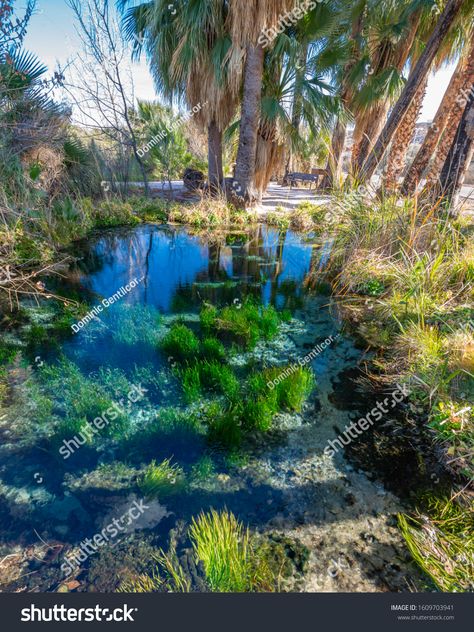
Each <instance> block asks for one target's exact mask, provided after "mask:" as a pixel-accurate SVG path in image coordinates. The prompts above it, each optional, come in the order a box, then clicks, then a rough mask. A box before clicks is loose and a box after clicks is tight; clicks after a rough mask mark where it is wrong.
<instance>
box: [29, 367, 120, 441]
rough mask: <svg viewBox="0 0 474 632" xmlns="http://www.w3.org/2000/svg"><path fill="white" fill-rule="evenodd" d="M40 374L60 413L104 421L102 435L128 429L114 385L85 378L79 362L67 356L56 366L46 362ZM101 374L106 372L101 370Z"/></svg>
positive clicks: (114, 434)
mask: <svg viewBox="0 0 474 632" xmlns="http://www.w3.org/2000/svg"><path fill="white" fill-rule="evenodd" d="M38 375H39V376H40V379H41V382H42V386H43V388H44V390H45V393H46V395H50V396H51V397H52V398H54V400H55V409H56V412H57V413H58V414H59V415H60V416H62V417H65V418H73V419H85V420H86V421H87V422H89V423H92V422H94V420H100V419H101V420H105V422H106V423H105V424H104V425H103V428H102V429H100V434H101V435H103V436H107V437H117V436H120V435H121V434H122V433H123V432H124V431H125V430H126V429H127V428H128V425H129V417H128V415H127V413H126V411H125V410H124V409H123V408H122V407H121V406H119V405H118V404H117V403H116V402H115V401H113V399H112V397H111V391H112V388H111V387H109V388H107V387H106V386H105V385H104V384H103V383H100V381H99V379H98V378H97V376H96V377H95V378H94V377H90V378H88V377H85V376H84V375H83V374H82V373H81V371H80V370H79V367H77V365H75V364H74V363H73V362H70V361H69V360H65V359H62V360H61V361H60V362H58V363H57V364H55V365H46V364H45V365H44V366H43V367H41V369H40V371H39V372H38ZM100 375H102V376H103V375H105V374H104V373H102V374H101V373H100V372H99V376H100ZM126 384H127V386H126V388H127V389H128V388H129V385H128V382H126ZM123 394H124V395H126V393H123Z"/></svg>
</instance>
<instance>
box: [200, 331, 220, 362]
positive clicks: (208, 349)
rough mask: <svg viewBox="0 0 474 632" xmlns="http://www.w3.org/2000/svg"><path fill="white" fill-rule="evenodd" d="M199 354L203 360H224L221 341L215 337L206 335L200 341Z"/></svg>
mask: <svg viewBox="0 0 474 632" xmlns="http://www.w3.org/2000/svg"><path fill="white" fill-rule="evenodd" d="M200 355H201V357H202V358H204V359H205V360H209V361H213V360H216V361H218V362H224V360H225V358H226V350H225V347H224V345H223V344H222V342H220V341H219V340H218V339H217V338H213V337H207V338H204V340H203V341H202V343H201V350H200Z"/></svg>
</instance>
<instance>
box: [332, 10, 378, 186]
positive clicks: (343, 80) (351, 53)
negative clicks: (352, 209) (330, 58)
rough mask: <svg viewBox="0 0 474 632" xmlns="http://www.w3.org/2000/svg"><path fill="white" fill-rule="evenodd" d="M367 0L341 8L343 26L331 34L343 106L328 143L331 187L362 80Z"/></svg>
mask: <svg viewBox="0 0 474 632" xmlns="http://www.w3.org/2000/svg"><path fill="white" fill-rule="evenodd" d="M343 8H345V7H343ZM366 9H367V0H358V2H356V3H355V4H352V3H351V7H350V11H349V12H347V11H341V13H340V15H339V18H340V19H341V20H342V21H343V28H342V29H341V31H340V32H339V33H338V37H336V39H334V40H333V39H332V38H331V46H332V47H333V50H339V51H340V52H341V54H342V55H341V56H342V58H341V59H339V60H338V63H337V66H336V67H337V68H338V70H337V76H336V84H337V85H338V86H339V94H340V100H341V104H342V106H343V108H344V110H342V112H341V114H340V115H339V116H338V117H336V121H335V125H334V129H333V133H332V137H331V145H330V147H329V154H328V161H327V164H326V172H327V175H326V177H325V178H324V180H323V183H322V187H323V188H324V189H330V188H332V187H333V186H334V185H335V184H339V183H340V180H341V175H342V156H343V151H344V146H345V144H346V136H347V123H348V118H349V113H350V112H351V109H352V104H353V100H354V96H355V88H356V85H357V83H359V81H360V80H361V70H362V68H363V64H362V65H361V63H360V62H361V56H362V44H361V39H362V30H363V26H364V20H365V19H366ZM345 15H349V16H350V23H349V24H348V25H347V26H346V24H345V23H344V20H345Z"/></svg>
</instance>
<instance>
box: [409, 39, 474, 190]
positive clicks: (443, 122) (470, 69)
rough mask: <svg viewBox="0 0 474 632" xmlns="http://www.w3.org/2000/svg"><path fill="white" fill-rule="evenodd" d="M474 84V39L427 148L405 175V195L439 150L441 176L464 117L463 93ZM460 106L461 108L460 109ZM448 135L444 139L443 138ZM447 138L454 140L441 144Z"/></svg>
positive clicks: (425, 143)
mask: <svg viewBox="0 0 474 632" xmlns="http://www.w3.org/2000/svg"><path fill="white" fill-rule="evenodd" d="M473 83H474V39H473V40H472V43H471V46H470V50H469V52H468V54H467V56H464V57H462V58H461V59H460V60H459V62H458V65H457V67H456V70H455V71H454V74H453V76H452V77H451V81H450V83H449V86H448V88H447V90H446V92H445V94H444V97H443V100H442V102H441V105H440V106H439V108H438V111H437V112H436V116H435V118H434V119H433V122H432V124H431V126H430V128H429V130H428V133H427V134H426V137H425V140H424V141H423V145H422V146H421V147H420V149H419V151H418V153H417V155H416V157H415V160H414V161H413V163H412V165H411V167H410V169H409V171H408V173H407V174H406V176H405V180H404V181H403V185H402V189H401V190H402V193H403V195H413V193H415V191H416V188H417V186H418V184H419V182H420V181H421V180H422V178H423V175H424V173H425V171H426V168H427V167H428V164H429V162H430V160H431V159H432V157H433V156H434V155H435V154H436V150H437V148H439V150H440V156H439V159H436V158H435V161H436V165H435V164H434V163H433V170H432V171H434V173H437V174H439V172H440V171H441V169H442V166H443V164H444V161H445V159H446V156H447V153H448V150H449V148H450V146H451V141H452V139H453V138H454V134H455V132H456V129H457V126H458V125H459V122H460V120H461V117H462V107H461V106H460V105H459V100H460V97H461V98H462V94H463V90H467V91H469V89H470V87H471V86H472V84H473ZM456 104H457V107H456ZM448 125H449V127H450V128H451V125H452V131H451V133H448V134H446V133H445V130H446V129H447V127H448ZM443 134H444V136H443ZM442 136H443V141H444V139H445V138H449V137H451V140H448V141H447V142H446V150H445V151H443V148H444V147H445V145H444V142H443V145H442V146H441V145H440V139H441V137H442Z"/></svg>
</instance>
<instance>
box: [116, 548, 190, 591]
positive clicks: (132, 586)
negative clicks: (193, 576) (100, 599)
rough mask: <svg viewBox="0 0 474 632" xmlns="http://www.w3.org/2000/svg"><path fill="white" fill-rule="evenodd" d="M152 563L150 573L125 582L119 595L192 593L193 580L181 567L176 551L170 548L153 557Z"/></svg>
mask: <svg viewBox="0 0 474 632" xmlns="http://www.w3.org/2000/svg"><path fill="white" fill-rule="evenodd" d="M150 559H151V562H152V563H154V564H155V566H154V568H153V569H152V570H151V572H150V573H142V574H140V575H134V576H133V577H131V578H129V579H126V580H125V581H123V582H122V583H121V584H120V586H119V588H118V591H117V592H119V593H124V592H125V593H154V592H169V593H187V592H190V591H191V580H190V578H189V577H188V576H187V575H186V572H185V570H184V568H183V566H182V565H181V563H180V561H179V559H178V556H177V555H176V549H175V547H174V546H170V550H169V551H167V552H165V551H163V550H162V549H160V550H159V552H158V553H153V554H152V555H151V558H150Z"/></svg>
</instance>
